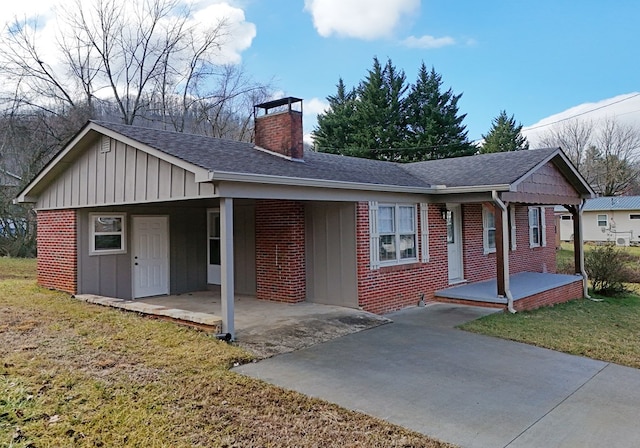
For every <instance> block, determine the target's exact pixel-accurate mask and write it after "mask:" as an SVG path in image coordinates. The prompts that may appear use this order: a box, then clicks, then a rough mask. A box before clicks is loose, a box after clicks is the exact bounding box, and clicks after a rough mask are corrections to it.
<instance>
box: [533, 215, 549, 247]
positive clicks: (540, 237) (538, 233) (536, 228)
mask: <svg viewBox="0 0 640 448" xmlns="http://www.w3.org/2000/svg"><path fill="white" fill-rule="evenodd" d="M546 245H547V241H546V223H545V208H544V207H529V246H530V247H544V246H546Z"/></svg>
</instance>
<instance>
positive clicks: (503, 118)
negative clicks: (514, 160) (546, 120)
mask: <svg viewBox="0 0 640 448" xmlns="http://www.w3.org/2000/svg"><path fill="white" fill-rule="evenodd" d="M482 138H483V139H484V144H483V145H482V148H481V149H480V153H481V154H487V153H490V152H506V151H519V150H522V149H529V142H528V141H527V138H526V137H525V136H523V135H522V124H520V123H518V124H516V120H515V119H514V118H513V115H511V117H509V116H507V112H506V111H504V110H503V111H501V112H500V115H498V116H497V117H496V118H494V119H493V123H492V125H491V129H489V132H488V133H487V135H483V136H482Z"/></svg>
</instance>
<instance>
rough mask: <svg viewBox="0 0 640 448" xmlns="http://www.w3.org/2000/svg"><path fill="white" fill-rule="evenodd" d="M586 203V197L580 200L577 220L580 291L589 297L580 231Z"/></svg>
mask: <svg viewBox="0 0 640 448" xmlns="http://www.w3.org/2000/svg"><path fill="white" fill-rule="evenodd" d="M586 203H587V200H586V199H583V200H582V203H581V204H580V206H579V207H578V221H579V225H580V240H581V241H580V275H582V293H583V294H584V298H585V299H591V296H589V279H588V278H587V271H586V269H585V268H584V234H583V233H582V209H583V208H584V206H585V204H586Z"/></svg>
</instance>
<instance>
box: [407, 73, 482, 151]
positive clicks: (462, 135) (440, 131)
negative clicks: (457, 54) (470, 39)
mask: <svg viewBox="0 0 640 448" xmlns="http://www.w3.org/2000/svg"><path fill="white" fill-rule="evenodd" d="M441 87H442V76H441V75H440V74H439V73H436V71H435V69H434V68H433V67H432V68H431V71H427V67H426V66H425V64H424V62H423V63H422V65H421V66H420V70H419V71H418V79H417V80H416V83H415V84H414V85H413V86H412V88H411V92H410V93H409V97H408V98H407V109H406V110H407V117H408V130H409V139H408V143H409V146H411V147H412V148H413V149H412V150H411V151H408V153H407V154H406V155H405V160H406V161H419V160H430V159H444V158H447V157H459V156H467V155H471V154H474V153H475V152H476V148H475V147H474V146H473V145H472V144H471V143H470V142H469V140H468V137H467V131H466V130H465V128H466V126H464V125H463V124H462V121H463V120H464V118H465V117H466V116H467V114H462V115H459V114H458V100H459V99H460V97H461V96H462V94H459V95H454V93H453V91H452V90H451V89H449V90H447V91H446V92H441Z"/></svg>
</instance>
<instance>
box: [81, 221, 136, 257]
mask: <svg viewBox="0 0 640 448" xmlns="http://www.w3.org/2000/svg"><path fill="white" fill-rule="evenodd" d="M89 223H90V224H89V225H90V226H91V253H92V254H96V255H99V254H123V253H126V251H127V246H126V238H125V230H126V215H125V214H124V213H120V214H97V213H92V214H90V215H89Z"/></svg>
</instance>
